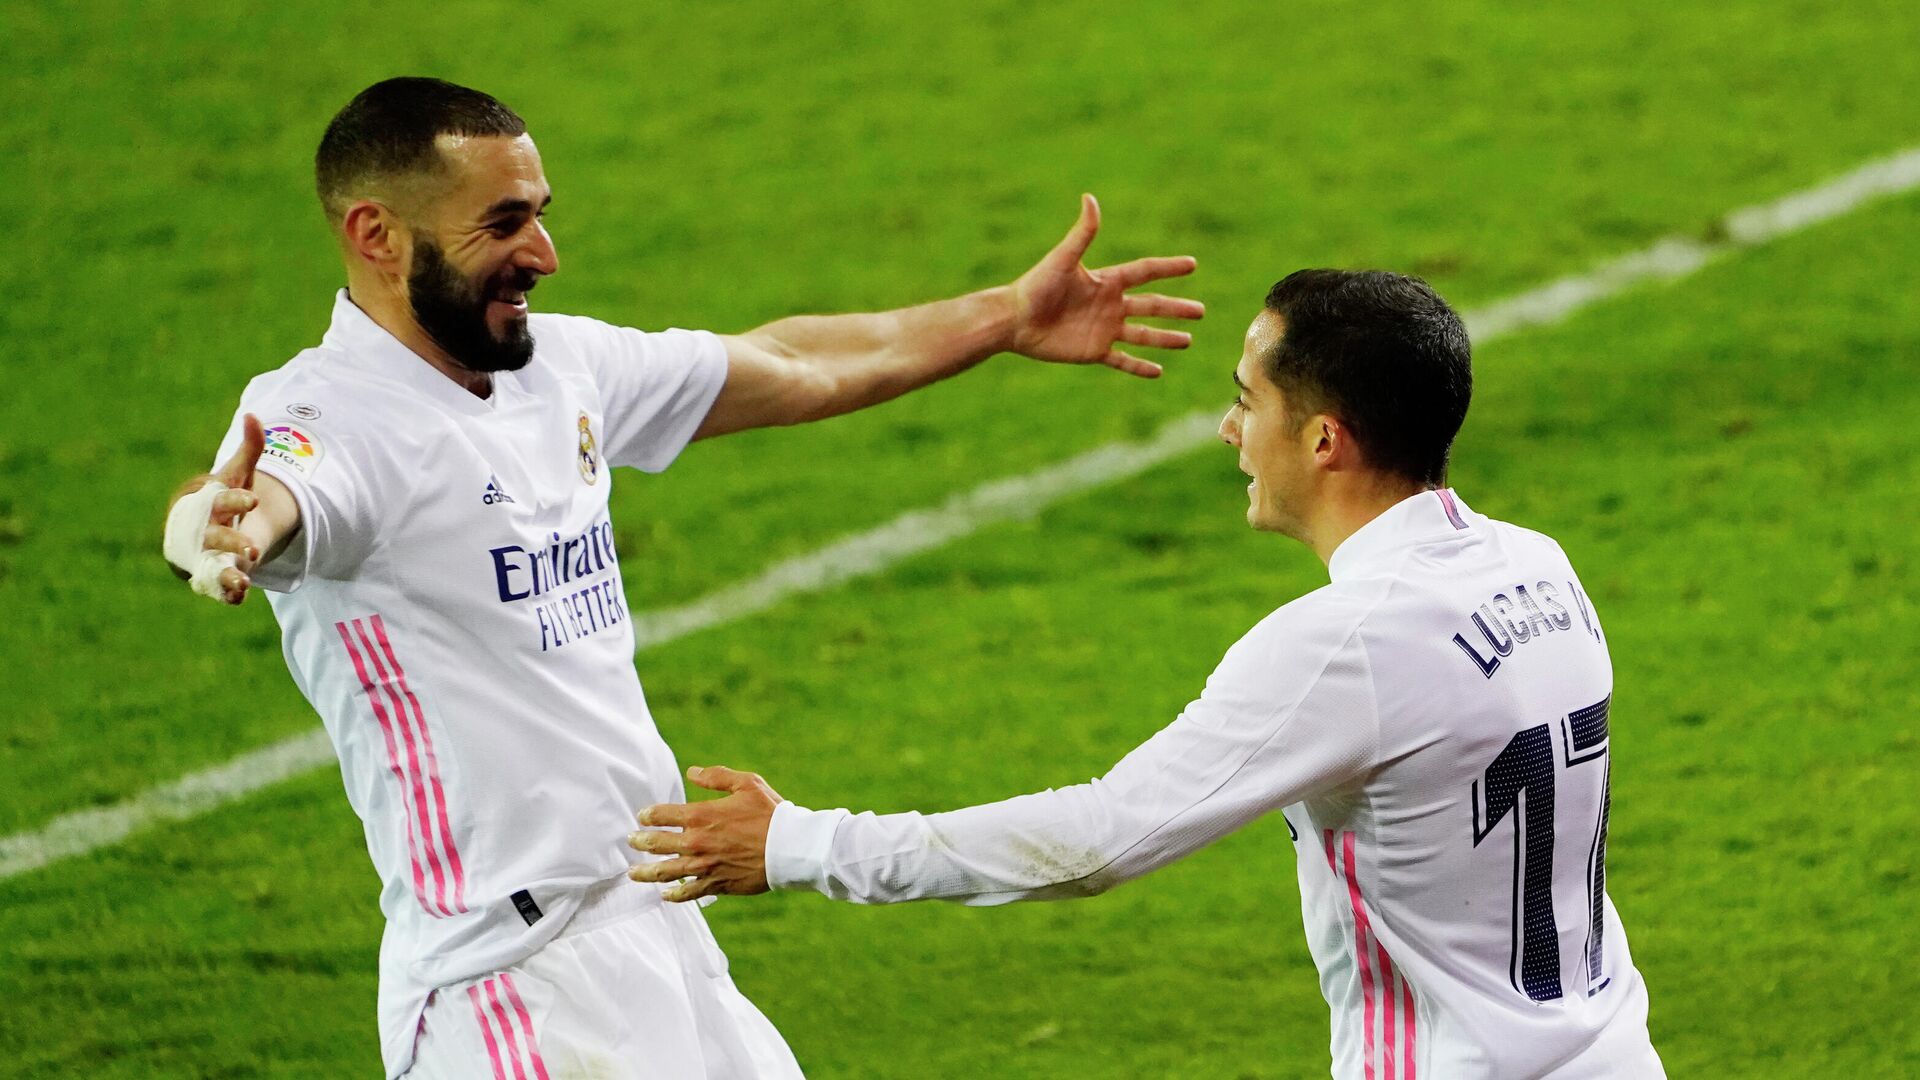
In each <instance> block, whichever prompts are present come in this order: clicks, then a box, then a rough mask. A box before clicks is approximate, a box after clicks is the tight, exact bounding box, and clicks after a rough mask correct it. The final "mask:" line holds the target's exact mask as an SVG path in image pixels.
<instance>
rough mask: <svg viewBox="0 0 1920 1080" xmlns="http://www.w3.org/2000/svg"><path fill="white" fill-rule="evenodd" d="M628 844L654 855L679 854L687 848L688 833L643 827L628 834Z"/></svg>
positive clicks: (634, 848) (637, 849)
mask: <svg viewBox="0 0 1920 1080" xmlns="http://www.w3.org/2000/svg"><path fill="white" fill-rule="evenodd" d="M627 846H628V847H630V848H632V849H633V850H635V851H645V852H648V853H649V854H653V855H679V854H682V853H684V852H685V851H686V850H687V834H686V833H684V832H658V831H655V830H650V829H642V830H640V831H638V832H634V833H629V834H628V835H627Z"/></svg>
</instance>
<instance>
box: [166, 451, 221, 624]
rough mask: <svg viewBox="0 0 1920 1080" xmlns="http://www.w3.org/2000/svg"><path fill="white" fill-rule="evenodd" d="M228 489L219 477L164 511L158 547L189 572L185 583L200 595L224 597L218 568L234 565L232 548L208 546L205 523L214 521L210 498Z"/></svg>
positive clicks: (173, 562) (209, 523)
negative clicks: (164, 522) (164, 523)
mask: <svg viewBox="0 0 1920 1080" xmlns="http://www.w3.org/2000/svg"><path fill="white" fill-rule="evenodd" d="M225 490H227V485H225V484H223V483H221V482H220V481H218V480H209V481H207V486H206V487H203V488H201V489H200V490H199V491H196V492H194V493H193V494H191V495H183V496H181V497H180V501H179V502H176V503H174V504H173V509H172V510H169V511H168V512H167V530H166V536H165V538H164V539H163V540H162V541H161V549H160V550H161V551H162V553H164V554H165V555H166V557H167V561H168V562H170V563H172V564H173V565H175V566H177V567H179V568H180V569H182V570H184V571H186V572H187V573H188V574H191V575H192V577H191V578H189V579H188V581H187V584H188V585H190V586H192V588H193V591H194V592H197V593H199V594H200V595H201V596H208V597H212V598H213V599H215V600H220V599H223V598H224V594H223V593H222V592H221V590H220V571H222V570H225V569H226V568H227V567H229V566H232V565H234V562H235V559H234V557H233V553H232V552H227V551H208V550H207V543H206V541H207V526H208V525H211V524H213V500H214V499H216V498H218V497H219V495H220V493H221V492H223V491H225Z"/></svg>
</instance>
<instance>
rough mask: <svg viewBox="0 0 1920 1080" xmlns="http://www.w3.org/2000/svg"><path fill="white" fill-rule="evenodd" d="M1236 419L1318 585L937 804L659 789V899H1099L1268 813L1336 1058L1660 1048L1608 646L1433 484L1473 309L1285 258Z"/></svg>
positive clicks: (1530, 1060) (1546, 581)
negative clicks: (1112, 732)
mask: <svg viewBox="0 0 1920 1080" xmlns="http://www.w3.org/2000/svg"><path fill="white" fill-rule="evenodd" d="M1233 381H1234V384H1235V386H1236V388H1237V390H1238V393H1237V395H1236V397H1235V398H1234V402H1233V405H1232V407H1231V408H1229V409H1228V410H1227V414H1226V416H1225V417H1224V418H1223V419H1222V420H1221V422H1220V438H1221V440H1222V441H1223V442H1225V443H1226V444H1227V445H1229V446H1231V447H1233V448H1234V449H1235V450H1236V451H1237V452H1238V454H1239V460H1240V467H1241V469H1242V470H1243V471H1245V472H1246V473H1247V474H1248V475H1249V476H1251V477H1252V479H1253V482H1252V483H1251V484H1249V485H1248V486H1247V497H1248V507H1247V520H1248V522H1249V523H1250V524H1252V525H1253V526H1254V527H1255V528H1258V529H1264V530H1269V531H1273V532H1278V533H1281V534H1282V535H1285V536H1289V537H1292V538H1293V539H1295V540H1298V541H1300V542H1301V543H1304V544H1306V545H1307V546H1308V547H1310V548H1312V549H1313V551H1314V553H1315V554H1317V555H1319V556H1320V558H1321V560H1322V561H1324V562H1325V563H1326V565H1327V572H1328V576H1329V578H1330V579H1331V580H1330V582H1329V584H1327V585H1326V586H1324V587H1322V588H1319V589H1316V590H1314V591H1313V592H1311V593H1308V594H1307V595H1305V596H1302V597H1300V598H1299V599H1297V600H1294V601H1293V602H1291V603H1288V604H1286V605H1284V606H1282V607H1281V608H1280V609H1279V610H1277V611H1275V612H1273V613H1272V614H1271V615H1269V616H1267V617H1266V618H1265V619H1263V620H1261V622H1260V623H1259V624H1258V625H1256V626H1255V627H1254V628H1253V629H1252V630H1249V631H1248V632H1247V633H1246V636H1244V637H1242V638H1241V639H1240V641H1239V642H1238V643H1236V644H1235V645H1234V646H1233V647H1232V648H1231V649H1229V650H1228V651H1227V654H1226V656H1225V658H1223V659H1222V660H1221V661H1220V664H1219V666H1218V667H1217V668H1215V670H1214V672H1213V675H1212V677H1211V678H1209V679H1208V680H1207V683H1206V687H1205V689H1204V690H1202V691H1201V693H1200V696H1199V697H1198V698H1197V699H1196V700H1194V701H1193V702H1192V703H1191V704H1190V705H1188V706H1187V708H1186V710H1185V711H1184V712H1183V713H1181V715H1180V716H1179V717H1178V718H1177V719H1176V720H1174V722H1173V723H1172V724H1170V725H1168V726H1167V727H1166V728H1164V729H1163V730H1161V731H1160V732H1159V733H1158V734H1156V735H1154V736H1153V738H1151V739H1149V740H1148V741H1147V742H1146V743H1145V744H1144V745H1142V746H1140V747H1139V748H1137V749H1135V750H1134V751H1133V752H1132V753H1130V754H1128V755H1127V756H1126V757H1125V758H1124V759H1122V760H1121V761H1120V763H1119V764H1117V765H1115V766H1114V767H1113V769H1112V771H1110V772H1108V773H1107V774H1106V775H1105V776H1103V777H1101V778H1099V779H1097V780H1093V781H1090V782H1088V783H1085V784H1080V785H1077V786H1073V787H1066V788H1060V789H1057V790H1047V791H1043V792H1039V793H1037V794H1032V795H1023V796H1020V797H1019V798H1014V799H1008V800H1006V801H1004V802H997V803H992V804H988V805H983V806H974V807H970V808H967V809H963V810H955V811H952V812H949V813H940V814H918V813H904V814H887V815H874V814H871V813H866V814H857V815H856V814H852V813H849V812H848V811H846V810H825V811H816V810H808V809H804V808H801V807H798V806H795V805H793V804H792V803H788V802H784V801H782V800H781V799H780V797H779V796H778V795H776V794H775V793H774V792H773V790H772V789H771V788H769V787H768V786H767V784H766V782H765V781H764V780H762V779H761V778H760V777H758V776H756V775H754V774H752V773H743V772H736V771H734V770H732V769H726V768H711V769H698V768H696V769H692V770H689V776H690V778H691V779H692V780H693V781H694V782H696V783H698V784H700V785H701V786H703V787H708V788H713V789H716V790H722V791H727V792H730V794H729V795H728V796H727V797H725V798H722V799H717V800H713V801H711V802H703V803H695V804H684V803H681V804H671V805H656V806H650V807H646V808H644V809H642V810H641V811H640V813H639V821H640V824H641V825H642V826H643V828H642V829H641V830H640V831H638V832H636V833H634V835H633V836H632V837H631V838H630V839H629V844H630V846H632V847H634V848H636V849H638V850H640V851H644V852H649V853H653V854H662V855H669V856H672V857H671V858H670V859H668V860H667V861H665V862H652V863H646V864H642V865H641V866H638V867H636V868H635V869H634V870H633V872H632V873H633V876H634V877H635V878H636V879H637V880H642V881H656V882H666V881H674V880H676V879H684V880H680V881H679V882H678V884H676V885H674V886H673V887H672V891H670V892H669V893H668V899H670V900H675V901H685V900H690V899H694V898H697V897H702V896H707V895H713V894H717V893H754V892H762V891H765V890H766V889H768V888H769V887H771V888H784V889H811V890H814V891H817V892H821V893H824V894H826V895H828V896H831V897H836V898H839V899H843V900H851V901H854V902H857V903H869V904H880V903H893V902H897V901H903V900H919V899H927V898H936V897H937V898H943V899H951V900H959V901H962V902H965V903H969V904H1003V903H1008V902H1011V901H1015V900H1042V899H1058V898H1065V897H1075V896H1087V895H1091V894H1093V893H1098V892H1101V891H1103V890H1105V889H1108V888H1111V887H1113V886H1114V885H1117V884H1119V883H1121V882H1123V881H1128V880H1131V879H1133V878H1137V877H1140V876H1142V875H1144V874H1147V873H1149V872H1151V871H1153V870H1154V869H1156V868H1158V867H1161V866H1165V865H1166V864H1168V863H1170V862H1172V861H1173V860H1175V859H1178V858H1180V857H1182V856H1184V855H1187V854H1188V853H1190V852H1193V851H1196V850H1198V849H1200V848H1201V847H1204V846H1205V845H1207V844H1208V843H1211V842H1212V841H1214V840H1217V839H1219V838H1220V837H1222V836H1225V835H1226V834H1228V833H1230V832H1232V831H1233V830H1235V829H1237V828H1239V827H1240V826H1242V825H1245V824H1247V823H1248V822H1251V821H1253V820H1255V819H1256V818H1259V817H1261V816H1263V815H1266V814H1269V813H1274V812H1278V813H1280V814H1281V815H1282V816H1283V817H1284V818H1285V819H1286V824H1287V830H1288V833H1289V834H1290V835H1291V836H1292V838H1293V842H1294V845H1295V848H1296V855H1297V860H1298V864H1299V879H1300V896H1301V904H1302V907H1303V909H1304V917H1305V920H1304V921H1305V925H1306V928H1307V937H1308V941H1307V944H1308V947H1309V949H1310V951H1311V952H1312V954H1313V958H1314V962H1315V964H1316V965H1317V966H1318V967H1319V971H1320V989H1321V992H1322V993H1323V994H1324V995H1325V997H1326V999H1327V1003H1328V1005H1329V1006H1330V1007H1331V1009H1332V1016H1333V1038H1332V1059H1333V1060H1332V1065H1333V1074H1334V1075H1335V1076H1336V1077H1340V1078H1343V1080H1390V1078H1391V1080H1423V1078H1427V1080H1465V1078H1488V1080H1519V1078H1535V1077H1552V1078H1554V1080H1589V1078H1591V1080H1601V1078H1606V1080H1645V1078H1654V1077H1662V1076H1664V1072H1663V1070H1662V1067H1661V1063H1660V1058H1659V1056H1658V1054H1656V1053H1655V1051H1654V1048H1653V1044H1652V1042H1651V1040H1650V1039H1649V1037H1648V1034H1647V989H1646V985H1645V984H1644V983H1643V982H1642V981H1641V978H1640V973H1639V972H1638V971H1636V970H1635V969H1634V966H1633V959H1632V957H1631V956H1630V955H1629V954H1628V951H1627V936H1626V932H1625V931H1624V930H1623V929H1622V928H1621V925H1620V919H1619V916H1618V915H1617V914H1616V913H1615V911H1614V908H1613V903H1612V901H1610V900H1609V899H1608V898H1607V893H1606V854H1607V815H1608V810H1609V798H1608V792H1609V789H1610V786H1611V785H1610V779H1611V775H1612V767H1613V765H1612V762H1613V758H1612V753H1611V751H1612V742H1611V739H1610V733H1611V729H1610V727H1609V717H1608V706H1609V703H1610V702H1611V700H1612V695H1613V669H1612V663H1611V661H1610V659H1609V658H1608V654H1607V642H1606V636H1605V634H1604V632H1603V631H1602V630H1601V627H1600V621H1599V617H1598V616H1597V615H1596V614H1595V613H1594V609H1593V604H1592V603H1591V602H1590V601H1589V599H1588V597H1587V594H1586V591H1585V589H1584V588H1583V587H1582V586H1581V583H1580V578H1579V576H1578V575H1577V574H1575V573H1574V570H1573V567H1572V566H1571V565H1570V564H1569V563H1568V561H1567V557H1566V555H1565V553H1564V552H1562V551H1561V549H1560V546H1559V545H1558V544H1556V543H1555V542H1554V541H1553V540H1552V539H1550V538H1548V537H1546V536H1543V535H1541V534H1539V533H1536V532H1532V531H1529V530H1527V529H1523V528H1520V527H1518V526H1515V525H1509V524H1507V523H1506V522H1502V521H1496V520H1494V519H1492V518H1488V517H1486V516H1484V515H1481V514H1478V513H1475V512H1474V511H1473V510H1472V509H1470V508H1469V507H1468V506H1467V504H1466V502H1465V501H1464V500H1462V499H1461V498H1460V497H1459V496H1458V495H1456V494H1454V492H1453V491H1452V490H1451V489H1449V488H1448V487H1446V486H1445V483H1446V471H1447V462H1448V456H1449V451H1450V448H1451V446H1452V442H1453V437H1454V435H1455V433H1456V432H1457V431H1458V430H1459V428H1460V424H1461V422H1462V421H1463V420H1464V419H1465V417H1466V413H1467V402H1468V398H1469V396H1470V393H1471V388H1472V370H1471V363H1470V359H1469V346H1468V342H1467V334H1466V329H1465V327H1464V326H1463V325H1462V323H1461V322H1460V320H1459V318H1458V317H1457V316H1456V315H1455V314H1454V312H1453V311H1452V310H1451V309H1450V308H1449V307H1448V306H1447V304H1446V303H1445V302H1444V301H1442V300H1441V299H1440V297H1439V296H1437V295H1435V294H1434V292H1433V291H1432V290H1431V289H1429V288H1428V287H1427V286H1426V284H1425V283H1424V282H1421V281H1419V280H1417V279H1414V278H1409V277H1403V276H1401V275H1397V274H1389V273H1382V272H1377V271H1368V272H1349V271H1337V270H1303V271H1300V272H1298V273H1296V274H1293V275H1291V276H1289V277H1287V278H1286V279H1285V280H1283V281H1281V282H1280V283H1279V284H1277V285H1275V286H1274V287H1273V289H1272V291H1271V292H1270V293H1269V294H1268V296H1267V300H1266V305H1265V307H1264V310H1262V311H1261V312H1260V314H1259V316H1258V317H1257V318H1255V319H1254V321H1253V325H1252V327H1251V329H1250V330H1249V331H1248V333H1247V336H1246V341H1245V349H1244V352H1243V354H1242V355H1241V357H1240V359H1239V363H1238V366H1237V367H1236V369H1235V370H1234V375H1233Z"/></svg>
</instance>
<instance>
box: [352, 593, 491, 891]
mask: <svg viewBox="0 0 1920 1080" xmlns="http://www.w3.org/2000/svg"><path fill="white" fill-rule="evenodd" d="M371 621H372V623H373V635H374V637H376V638H378V639H380V648H381V650H382V651H383V652H385V653H386V654H387V663H389V664H391V665H392V666H393V673H394V675H395V676H397V677H398V678H399V679H400V692H401V693H403V694H405V695H406V697H407V702H408V703H409V704H411V705H412V706H413V719H414V723H415V724H416V725H418V727H419V728H420V740H421V742H422V743H423V744H424V746H425V748H426V752H427V783H428V784H429V785H431V786H432V788H433V808H434V812H435V813H436V814H437V815H438V817H439V819H440V840H441V843H442V844H443V845H444V846H445V850H446V854H447V865H448V866H449V867H451V868H452V870H453V909H454V910H455V911H461V912H464V911H466V910H467V872H466V868H465V867H463V866H462V865H461V864H460V849H459V847H458V846H457V845H455V844H454V842H453V828H452V826H451V825H449V824H448V822H447V793H446V790H445V789H444V788H442V787H441V786H440V759H439V758H437V757H435V756H434V753H433V733H432V731H431V730H429V729H428V727H427V714H426V710H424V709H422V708H421V707H420V699H419V698H417V697H414V696H413V689H412V688H411V687H409V686H408V685H407V673H406V671H405V670H404V669H402V668H401V667H400V658H399V657H398V656H396V655H395V654H394V651H393V642H391V641H389V640H388V639H387V624H386V622H385V621H384V620H382V619H381V618H380V616H379V615H374V616H373V618H372V620H371Z"/></svg>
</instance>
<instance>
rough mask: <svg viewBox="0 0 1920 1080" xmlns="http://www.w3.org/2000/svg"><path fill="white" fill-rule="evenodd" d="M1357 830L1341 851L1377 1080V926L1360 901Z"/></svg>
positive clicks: (1369, 1060) (1369, 1058) (1369, 1057)
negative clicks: (1356, 869)
mask: <svg viewBox="0 0 1920 1080" xmlns="http://www.w3.org/2000/svg"><path fill="white" fill-rule="evenodd" d="M1353 843H1354V837H1353V833H1351V832H1346V833H1342V834H1341V836H1340V851H1341V854H1343V855H1345V856H1346V863H1347V900H1348V902H1349V903H1351V904H1352V905H1353V948H1354V952H1356V953H1358V954H1359V957H1360V989H1361V991H1362V993H1364V994H1365V995H1366V1008H1365V1010H1364V1014H1363V1015H1364V1017H1365V1021H1366V1031H1367V1034H1366V1039H1365V1040H1364V1043H1365V1046H1366V1058H1365V1061H1366V1071H1367V1080H1373V1010H1374V1003H1373V960H1372V953H1373V927H1372V926H1371V925H1370V924H1369V923H1368V922H1367V909H1366V907H1365V906H1363V905H1362V904H1361V903H1360V880H1359V878H1358V877H1357V876H1356V875H1355V873H1354V866H1353Z"/></svg>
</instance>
